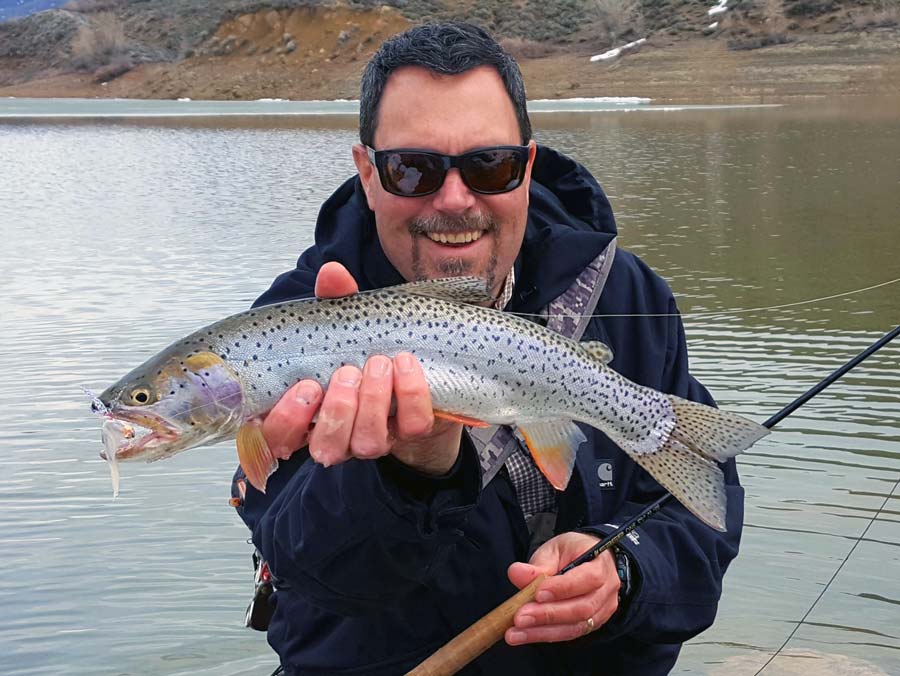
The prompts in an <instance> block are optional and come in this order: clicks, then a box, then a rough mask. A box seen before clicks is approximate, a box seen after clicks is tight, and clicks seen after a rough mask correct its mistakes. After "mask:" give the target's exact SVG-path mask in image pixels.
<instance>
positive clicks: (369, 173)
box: [353, 143, 378, 211]
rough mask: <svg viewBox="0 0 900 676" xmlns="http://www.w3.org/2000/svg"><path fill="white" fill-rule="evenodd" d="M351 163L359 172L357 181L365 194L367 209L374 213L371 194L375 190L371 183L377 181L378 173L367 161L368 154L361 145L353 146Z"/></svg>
mask: <svg viewBox="0 0 900 676" xmlns="http://www.w3.org/2000/svg"><path fill="white" fill-rule="evenodd" d="M353 163H354V164H355V165H356V171H357V172H359V180H360V182H361V183H362V187H363V190H364V191H365V193H366V202H368V204H369V208H370V209H372V210H373V211H374V210H375V208H374V207H373V206H372V204H373V202H372V192H373V190H374V189H375V186H374V184H373V181H377V180H378V172H377V171H376V170H375V166H374V165H373V164H372V163H371V162H370V161H369V153H368V151H367V150H366V147H365V146H364V145H363V144H362V143H356V144H354V146H353Z"/></svg>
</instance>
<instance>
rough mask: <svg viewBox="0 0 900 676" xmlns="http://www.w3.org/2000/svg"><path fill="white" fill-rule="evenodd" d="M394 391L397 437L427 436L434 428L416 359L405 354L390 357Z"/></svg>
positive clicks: (427, 391) (427, 390)
mask: <svg viewBox="0 0 900 676" xmlns="http://www.w3.org/2000/svg"><path fill="white" fill-rule="evenodd" d="M394 392H395V393H396V395H397V413H396V416H395V421H396V429H397V436H398V437H399V438H401V439H411V438H415V437H422V436H426V435H427V434H429V433H430V432H431V430H432V428H433V427H434V411H433V409H432V408H431V391H430V390H429V389H428V382H427V381H426V380H425V374H424V372H423V371H422V367H421V365H420V364H419V360H418V359H416V358H415V357H414V356H412V355H411V354H410V353H409V352H401V353H400V354H398V355H397V356H396V357H394Z"/></svg>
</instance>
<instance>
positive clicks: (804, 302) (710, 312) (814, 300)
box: [509, 277, 900, 319]
mask: <svg viewBox="0 0 900 676" xmlns="http://www.w3.org/2000/svg"><path fill="white" fill-rule="evenodd" d="M897 282H900V277H898V278H897V279H892V280H890V281H888V282H882V283H881V284H874V285H872V286H867V287H864V288H862V289H854V290H853V291H845V292H843V293H836V294H833V295H831V296H822V297H821V298H811V299H809V300H800V301H796V302H794V303H782V304H781V305H770V306H768V307H752V308H738V309H736V310H708V311H705V312H670V313H665V312H660V313H646V314H643V313H635V314H605V315H603V314H601V315H578V314H571V315H570V314H561V315H538V314H534V313H529V312H510V313H509V314H515V315H521V316H525V317H562V318H571V319H576V318H581V319H587V318H590V319H593V318H595V317H716V316H718V315H740V314H748V313H751V312H767V311H769V310H781V309H783V308H788V307H797V306H798V305H811V304H812V303H822V302H824V301H827V300H833V299H835V298H843V297H845V296H853V295H856V294H858V293H865V292H866V291H872V290H873V289H880V288H881V287H883V286H890V285H891V284H896V283H897Z"/></svg>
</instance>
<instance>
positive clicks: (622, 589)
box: [613, 546, 632, 607]
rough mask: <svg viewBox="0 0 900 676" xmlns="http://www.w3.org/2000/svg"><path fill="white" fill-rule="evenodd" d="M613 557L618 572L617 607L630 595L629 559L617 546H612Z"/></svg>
mask: <svg viewBox="0 0 900 676" xmlns="http://www.w3.org/2000/svg"><path fill="white" fill-rule="evenodd" d="M613 558H615V560H616V572H617V573H618V574H619V581H620V582H621V584H620V585H619V607H622V605H623V604H624V603H625V602H626V601H627V600H628V599H629V598H630V597H631V591H632V589H631V559H630V558H629V556H628V554H627V553H626V552H625V550H624V549H622V548H621V547H619V546H615V547H613Z"/></svg>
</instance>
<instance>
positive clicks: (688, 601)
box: [585, 300, 744, 643]
mask: <svg viewBox="0 0 900 676" xmlns="http://www.w3.org/2000/svg"><path fill="white" fill-rule="evenodd" d="M669 313H672V314H675V313H677V309H676V307H675V302H674V300H670V302H669ZM660 389H661V390H663V391H665V392H668V393H670V394H675V395H678V396H680V397H683V398H686V399H691V400H693V401H698V402H701V403H705V404H709V405H715V404H714V402H713V399H712V397H711V396H710V394H709V393H708V392H707V391H706V389H705V388H704V387H703V386H702V385H700V383H698V382H697V381H696V380H695V379H694V378H693V377H692V376H691V375H690V374H689V372H688V357H687V348H686V345H685V336H684V327H683V325H682V322H681V318H680V317H679V316H673V317H671V318H670V320H669V323H668V335H667V349H666V362H665V370H664V373H663V378H662V384H661V387H660ZM721 467H722V471H723V473H724V475H725V484H726V494H727V500H728V513H727V518H726V524H727V531H726V532H724V533H721V532H719V531H716V530H714V529H713V528H710V527H709V526H707V525H705V524H704V523H702V522H701V521H700V520H699V519H697V518H696V517H695V516H693V515H692V514H691V513H690V512H688V511H687V509H685V508H684V507H683V506H682V505H681V504H680V503H678V502H677V501H676V500H670V501H669V502H668V503H666V505H665V506H664V507H663V508H662V509H661V510H660V511H659V512H658V513H657V514H655V515H654V516H653V517H651V518H650V519H648V520H647V521H646V522H645V523H644V524H643V525H642V526H641V527H639V528H638V529H636V531H635V534H636V536H637V538H636V540H637V543H638V544H636V543H635V541H634V540H632V539H630V538H628V537H626V538H623V540H622V541H621V542H620V546H621V547H622V548H623V549H625V551H626V552H627V554H628V556H629V558H630V560H631V562H632V569H633V572H634V573H636V575H635V578H636V589H634V590H633V593H632V596H631V598H630V599H629V600H628V602H627V603H626V604H625V606H624V607H623V608H621V609H620V610H619V611H618V612H617V613H616V614H615V615H614V616H613V618H612V620H611V621H610V622H609V623H607V625H605V626H604V628H603V630H602V631H598V632H596V634H597V638H596V640H597V641H600V642H605V641H610V640H613V639H615V638H616V637H618V636H621V635H622V634H626V633H627V634H633V635H635V636H639V637H640V639H641V640H642V641H647V642H654V643H680V642H683V641H685V640H687V639H689V638H691V637H693V636H695V635H697V634H698V633H700V632H701V631H703V630H704V629H706V628H707V627H709V626H710V625H712V623H713V620H714V619H715V615H716V609H717V606H718V601H719V597H720V596H721V592H722V577H723V575H724V574H725V570H726V568H727V567H728V564H729V563H730V562H731V560H732V559H734V557H735V556H737V553H738V545H739V543H740V537H741V529H742V526H743V518H744V513H743V512H744V509H743V507H744V504H743V503H744V491H743V488H741V486H740V485H739V483H738V476H737V469H736V467H735V462H734V460H729V461H728V462H727V463H725V464H723V465H721ZM633 477H634V478H633V481H632V485H631V486H630V490H629V493H628V496H627V499H626V501H625V502H624V504H623V505H622V507H621V509H620V510H619V513H618V514H616V516H615V517H614V519H613V522H614V523H615V525H621V524H623V523H625V522H627V521H628V520H630V519H631V518H632V517H634V516H635V515H637V514H638V513H639V512H640V511H642V510H643V509H644V508H646V507H647V506H648V505H649V504H650V503H651V502H653V501H654V500H656V499H657V498H659V497H660V496H661V495H663V493H664V492H665V491H664V489H663V488H662V487H661V486H660V485H659V484H658V483H657V482H656V480H655V479H653V478H652V477H651V476H650V475H649V474H647V472H645V471H644V470H642V469H640V468H638V471H637V472H635V473H634V475H633ZM585 530H590V531H593V532H595V533H598V534H604V533H605V532H608V531H610V530H611V529H610V528H609V526H608V525H607V526H598V527H596V528H590V529H585Z"/></svg>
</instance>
